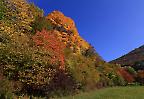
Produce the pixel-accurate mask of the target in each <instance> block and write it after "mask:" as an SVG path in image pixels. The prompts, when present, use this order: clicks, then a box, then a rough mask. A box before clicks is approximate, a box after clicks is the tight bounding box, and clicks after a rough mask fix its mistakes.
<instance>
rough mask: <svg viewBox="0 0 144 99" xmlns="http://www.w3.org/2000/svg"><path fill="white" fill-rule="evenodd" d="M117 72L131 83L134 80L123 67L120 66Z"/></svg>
mask: <svg viewBox="0 0 144 99" xmlns="http://www.w3.org/2000/svg"><path fill="white" fill-rule="evenodd" d="M118 74H120V75H121V76H122V77H123V78H124V79H125V80H126V81H127V82H128V83H132V82H133V81H134V80H135V79H134V77H133V76H132V75H131V74H130V73H128V72H127V70H126V69H125V68H120V69H119V70H118Z"/></svg>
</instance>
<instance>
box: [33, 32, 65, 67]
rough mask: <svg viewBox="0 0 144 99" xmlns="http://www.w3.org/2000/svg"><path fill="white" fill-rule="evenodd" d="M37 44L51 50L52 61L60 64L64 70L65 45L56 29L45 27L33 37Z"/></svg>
mask: <svg viewBox="0 0 144 99" xmlns="http://www.w3.org/2000/svg"><path fill="white" fill-rule="evenodd" d="M32 38H33V41H34V42H35V44H36V45H37V46H39V47H42V48H43V49H46V50H47V51H48V52H50V56H51V59H50V63H51V64H56V65H59V69H61V70H64V69H65V67H64V64H65V63H64V52H63V51H64V49H65V46H64V44H63V43H62V42H60V41H59V39H58V38H57V36H56V34H55V32H54V31H46V30H45V29H43V30H42V31H41V32H39V31H37V33H36V34H35V35H34V36H33V37H32Z"/></svg>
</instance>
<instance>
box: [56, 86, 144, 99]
mask: <svg viewBox="0 0 144 99" xmlns="http://www.w3.org/2000/svg"><path fill="white" fill-rule="evenodd" d="M58 99H144V86H127V87H113V88H105V89H100V90H96V91H93V92H89V93H82V94H78V95H75V96H69V97H64V98H58Z"/></svg>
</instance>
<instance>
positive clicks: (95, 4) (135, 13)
mask: <svg viewBox="0 0 144 99" xmlns="http://www.w3.org/2000/svg"><path fill="white" fill-rule="evenodd" d="M31 1H33V2H34V3H35V5H37V6H38V7H40V8H41V9H43V10H44V11H45V15H47V14H48V13H50V12H52V11H53V10H59V11H61V12H63V13H64V14H65V15H66V16H69V17H71V18H72V19H73V20H74V21H75V23H76V26H77V28H78V31H79V34H80V35H81V36H82V37H83V38H84V39H85V40H86V41H88V42H89V43H90V44H91V45H93V46H94V47H95V49H96V51H97V52H98V53H99V54H100V55H101V56H102V57H103V59H104V60H106V61H110V60H113V59H115V58H118V57H120V56H122V55H124V54H126V53H128V52H129V51H131V50H133V49H134V48H137V47H139V46H141V45H143V44H144V0H31Z"/></svg>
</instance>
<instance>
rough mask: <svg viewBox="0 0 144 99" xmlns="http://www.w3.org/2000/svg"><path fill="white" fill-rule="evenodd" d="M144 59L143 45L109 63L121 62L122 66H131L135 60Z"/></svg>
mask: <svg viewBox="0 0 144 99" xmlns="http://www.w3.org/2000/svg"><path fill="white" fill-rule="evenodd" d="M140 61H144V46H140V47H139V48H136V49H134V50H133V51H131V52H129V53H128V54H126V55H123V56H122V57H120V58H117V59H116V60H113V61H111V62H110V63H116V64H121V65H123V66H125V65H128V66H133V65H134V64H135V63H136V62H140Z"/></svg>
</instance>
